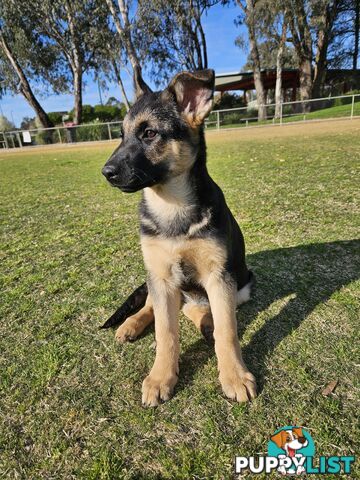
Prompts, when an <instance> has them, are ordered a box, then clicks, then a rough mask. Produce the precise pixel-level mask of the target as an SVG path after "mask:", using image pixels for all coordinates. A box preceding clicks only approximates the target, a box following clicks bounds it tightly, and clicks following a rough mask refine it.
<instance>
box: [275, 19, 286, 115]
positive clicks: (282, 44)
mask: <svg viewBox="0 0 360 480" xmlns="http://www.w3.org/2000/svg"><path fill="white" fill-rule="evenodd" d="M286 32H287V23H286V20H285V18H284V23H283V26H282V31H281V37H280V43H279V49H278V52H277V56H276V84H275V118H280V115H281V102H282V63H283V54H284V47H285V42H286Z"/></svg>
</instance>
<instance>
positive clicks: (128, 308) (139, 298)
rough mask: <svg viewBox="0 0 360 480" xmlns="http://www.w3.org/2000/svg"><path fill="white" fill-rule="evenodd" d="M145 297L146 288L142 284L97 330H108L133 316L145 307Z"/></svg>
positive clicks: (146, 293) (144, 284)
mask: <svg viewBox="0 0 360 480" xmlns="http://www.w3.org/2000/svg"><path fill="white" fill-rule="evenodd" d="M147 295H148V288H147V285H146V283H143V284H142V285H140V287H138V288H137V289H136V290H134V291H133V293H132V294H131V295H130V297H129V298H128V299H127V300H125V302H124V303H123V304H122V305H121V306H120V307H119V308H118V309H117V310H116V312H115V313H113V314H112V315H111V317H110V318H109V319H108V320H106V322H105V323H104V325H102V326H101V327H99V328H100V329H101V328H110V327H114V326H115V325H119V324H120V323H122V322H123V321H124V320H126V318H127V317H129V316H130V315H133V314H134V313H136V312H137V311H138V310H140V308H142V307H143V306H144V305H145V302H146V297H147Z"/></svg>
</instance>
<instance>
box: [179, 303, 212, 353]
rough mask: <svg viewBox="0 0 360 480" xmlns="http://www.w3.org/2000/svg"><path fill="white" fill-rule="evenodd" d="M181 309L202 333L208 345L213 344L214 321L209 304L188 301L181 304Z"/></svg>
mask: <svg viewBox="0 0 360 480" xmlns="http://www.w3.org/2000/svg"><path fill="white" fill-rule="evenodd" d="M182 311H183V313H184V315H185V316H186V317H188V318H189V319H190V320H191V321H192V322H193V323H194V324H195V326H196V328H198V329H199V330H200V332H201V333H202V334H203V336H204V338H205V340H206V342H207V343H208V344H209V345H213V344H214V322H213V318H212V315H211V310H210V305H209V304H206V303H205V304H204V303H195V302H188V303H185V304H184V305H183V308H182Z"/></svg>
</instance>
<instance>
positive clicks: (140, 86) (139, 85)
mask: <svg viewBox="0 0 360 480" xmlns="http://www.w3.org/2000/svg"><path fill="white" fill-rule="evenodd" d="M134 88H135V95H136V98H139V97H141V96H142V95H144V94H145V93H151V92H152V90H151V89H150V87H149V86H148V85H146V83H145V82H144V80H143V78H142V76H141V69H140V67H135V68H134Z"/></svg>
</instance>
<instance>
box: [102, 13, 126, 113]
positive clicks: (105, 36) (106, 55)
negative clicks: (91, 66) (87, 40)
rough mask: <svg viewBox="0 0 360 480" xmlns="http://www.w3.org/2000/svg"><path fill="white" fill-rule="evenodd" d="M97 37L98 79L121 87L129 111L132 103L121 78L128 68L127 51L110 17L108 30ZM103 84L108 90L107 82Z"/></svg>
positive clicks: (104, 29)
mask: <svg viewBox="0 0 360 480" xmlns="http://www.w3.org/2000/svg"><path fill="white" fill-rule="evenodd" d="M110 17H111V15H110ZM97 35H98V45H99V48H98V49H97V52H96V56H95V63H96V67H95V75H96V77H97V78H98V79H102V78H104V79H105V80H110V81H111V82H113V81H115V82H116V83H117V84H118V85H119V89H120V92H121V96H122V98H123V101H124V104H125V107H126V110H127V111H129V109H130V102H129V99H128V95H127V93H126V90H125V86H124V83H123V80H122V77H121V73H122V71H123V70H124V69H125V68H126V61H127V59H126V51H125V49H124V46H123V43H122V41H121V38H120V35H119V33H118V32H117V30H115V29H114V28H113V24H112V22H111V21H110V18H109V17H108V19H107V25H106V28H103V29H102V30H101V31H99V32H98V33H97ZM103 84H104V87H105V88H106V84H107V82H106V81H104V82H103Z"/></svg>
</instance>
